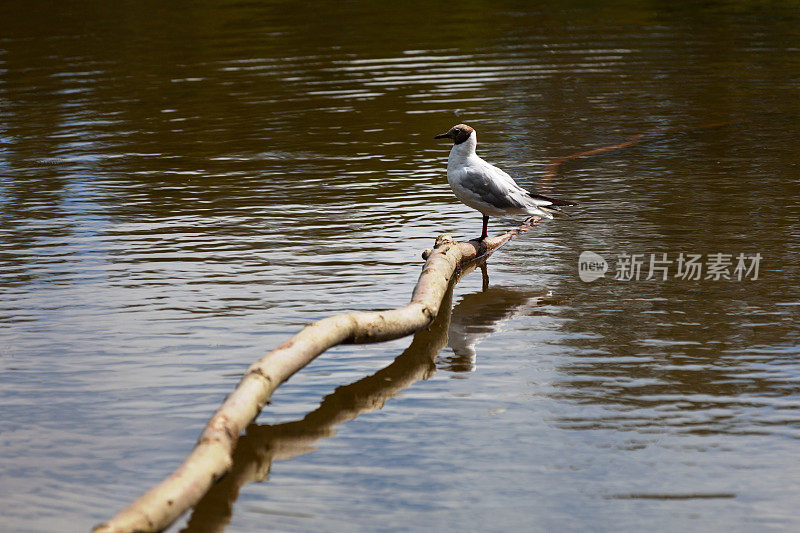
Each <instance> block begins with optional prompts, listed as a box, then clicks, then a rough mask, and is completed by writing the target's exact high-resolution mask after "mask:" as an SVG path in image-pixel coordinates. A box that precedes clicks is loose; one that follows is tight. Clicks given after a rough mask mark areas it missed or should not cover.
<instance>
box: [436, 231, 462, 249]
mask: <svg viewBox="0 0 800 533" xmlns="http://www.w3.org/2000/svg"><path fill="white" fill-rule="evenodd" d="M454 242H456V241H455V240H454V239H453V237H452V236H451V235H450V234H449V233H442V234H441V235H439V236H438V237H436V243H435V244H434V246H433V247H434V248H441V247H442V246H446V245H448V244H453V243H454Z"/></svg>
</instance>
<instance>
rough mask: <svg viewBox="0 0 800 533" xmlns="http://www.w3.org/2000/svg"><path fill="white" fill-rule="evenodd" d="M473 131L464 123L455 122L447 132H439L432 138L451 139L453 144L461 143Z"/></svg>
mask: <svg viewBox="0 0 800 533" xmlns="http://www.w3.org/2000/svg"><path fill="white" fill-rule="evenodd" d="M473 131H475V130H473V129H472V128H470V127H469V126H467V125H466V124H456V125H455V126H453V127H452V128H450V130H449V131H448V132H447V133H440V134H439V135H437V136H436V137H434V139H453V144H461V143H463V142H464V141H466V140H467V139H469V136H470V135H472V132H473Z"/></svg>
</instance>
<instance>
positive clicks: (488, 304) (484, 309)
mask: <svg viewBox="0 0 800 533" xmlns="http://www.w3.org/2000/svg"><path fill="white" fill-rule="evenodd" d="M481 269H482V271H483V274H484V283H483V289H482V290H481V291H480V292H475V293H472V294H467V295H465V296H463V297H462V298H461V301H460V302H458V304H456V306H455V307H453V314H452V316H451V319H450V330H449V331H448V332H447V346H448V348H450V349H451V350H453V355H451V356H449V357H442V358H441V360H440V364H439V367H440V368H443V369H445V370H450V371H451V372H471V371H472V370H474V369H475V359H476V352H475V346H476V345H477V344H478V343H479V342H481V341H482V340H483V339H485V338H486V337H488V336H489V335H491V334H492V333H494V332H495V331H500V329H501V328H502V325H503V323H504V322H506V321H508V320H509V319H511V318H513V317H515V316H519V315H523V314H526V311H530V309H531V308H534V307H537V306H540V305H543V304H548V303H554V302H555V301H557V300H556V299H555V298H554V297H553V295H552V293H551V292H550V291H530V292H527V291H525V292H523V291H519V290H516V289H511V288H507V287H489V279H488V276H487V274H486V269H485V267H482V268H481Z"/></svg>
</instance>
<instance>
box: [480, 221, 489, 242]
mask: <svg viewBox="0 0 800 533" xmlns="http://www.w3.org/2000/svg"><path fill="white" fill-rule="evenodd" d="M488 236H489V215H483V232H482V233H481V240H483V239H485V238H486V237H488Z"/></svg>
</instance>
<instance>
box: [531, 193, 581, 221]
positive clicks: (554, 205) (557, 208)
mask: <svg viewBox="0 0 800 533" xmlns="http://www.w3.org/2000/svg"><path fill="white" fill-rule="evenodd" d="M528 194H529V195H530V197H531V198H533V199H534V200H535V201H536V203H537V204H538V205H537V207H538V208H539V209H541V210H542V211H544V212H545V213H549V214H559V215H565V216H569V213H567V212H566V211H564V210H563V209H561V208H562V207H567V206H572V205H578V202H573V201H572V200H559V199H557V198H550V197H549V196H544V195H541V194H533V193H528ZM545 202H547V203H545Z"/></svg>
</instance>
